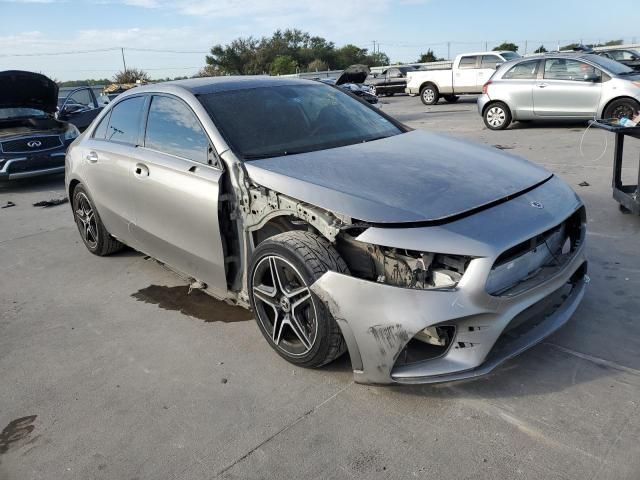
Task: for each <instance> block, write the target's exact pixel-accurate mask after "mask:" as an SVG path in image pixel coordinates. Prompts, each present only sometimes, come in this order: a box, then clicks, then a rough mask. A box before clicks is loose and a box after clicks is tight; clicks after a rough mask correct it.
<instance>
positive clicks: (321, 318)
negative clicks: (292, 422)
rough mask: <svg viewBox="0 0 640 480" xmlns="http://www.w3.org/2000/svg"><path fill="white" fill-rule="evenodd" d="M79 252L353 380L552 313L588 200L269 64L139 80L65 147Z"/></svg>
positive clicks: (512, 161) (541, 324) (548, 323)
mask: <svg viewBox="0 0 640 480" xmlns="http://www.w3.org/2000/svg"><path fill="white" fill-rule="evenodd" d="M66 188H67V191H68V195H69V198H70V199H71V202H70V203H71V207H72V213H73V216H74V220H75V222H76V224H77V226H78V230H79V233H80V235H81V238H82V240H83V242H84V244H85V246H86V247H87V248H88V249H89V251H90V252H92V253H94V254H96V255H108V254H111V253H114V252H116V251H117V250H119V249H121V248H122V247H123V245H125V244H126V245H129V246H131V247H133V248H134V249H136V250H139V251H141V252H144V253H146V254H147V255H150V256H151V257H153V258H156V259H157V260H159V261H161V262H163V263H165V264H167V265H169V266H171V268H173V269H174V270H175V271H177V272H181V273H182V274H184V276H185V277H187V278H189V279H191V281H192V282H193V283H192V285H193V286H194V287H197V288H203V289H204V290H205V291H206V292H207V293H209V294H210V295H212V296H213V297H215V298H218V299H222V300H225V301H227V302H232V303H235V304H237V305H239V306H242V307H245V308H250V309H252V310H253V312H254V313H255V318H256V323H257V326H258V328H259V329H260V331H261V332H262V334H263V336H264V337H265V339H266V341H267V342H268V344H269V345H270V346H271V347H272V348H273V349H274V350H275V351H276V352H277V353H278V354H279V355H281V356H282V357H283V358H285V359H286V360H288V361H289V362H291V363H293V364H296V365H299V366H305V367H319V366H322V365H325V364H327V363H329V362H331V361H333V360H334V359H336V358H337V357H339V356H340V355H341V354H343V353H344V352H345V351H348V352H349V356H350V359H351V364H352V367H353V372H354V376H355V379H356V381H358V382H362V383H378V384H390V383H428V382H439V381H449V380H456V379H462V378H470V377H475V376H478V375H482V374H485V373H487V372H489V371H491V370H492V369H493V368H494V367H496V365H499V364H500V363H501V362H504V361H505V360H507V359H509V358H511V357H513V356H514V355H517V354H519V353H520V352H522V351H524V350H526V349H527V348H529V347H530V346H532V345H534V344H536V343H537V342H539V341H541V340H542V339H543V338H545V337H546V336H548V335H549V334H551V333H552V332H554V331H555V330H556V329H558V328H559V327H560V326H562V325H563V324H564V323H565V322H566V321H567V320H568V319H569V318H570V317H571V315H572V314H573V312H574V311H575V309H576V307H577V306H578V304H579V302H580V300H581V298H582V296H583V293H584V290H585V286H586V283H587V282H588V277H587V276H586V270H587V262H586V260H585V253H584V251H585V231H586V227H585V210H584V206H583V204H582V202H581V201H580V199H579V198H578V196H577V195H576V194H575V193H574V192H573V190H572V189H571V188H570V187H569V186H568V185H567V184H565V183H564V182H563V181H562V180H561V179H559V178H558V177H556V176H555V175H553V174H552V173H550V172H548V171H546V170H544V169H543V168H541V167H538V166H536V165H533V164H531V163H529V162H528V161H526V160H524V159H521V158H518V157H515V156H512V155H509V154H506V153H505V152H502V151H500V150H497V149H493V148H489V147H485V146H481V145H476V144H473V143H469V142H465V141H461V140H457V139H454V138H451V137H446V136H441V135H436V134H434V133H430V132H427V131H416V130H411V129H410V128H407V127H405V126H404V125H402V124H401V123H399V122H397V121H396V120H394V119H393V118H391V117H389V116H388V115H385V114H384V113H383V112H381V111H379V110H377V109H375V108H373V107H371V106H370V105H368V104H367V103H365V102H363V101H361V100H359V99H357V98H354V97H353V96H351V95H348V94H346V93H345V92H343V91H341V90H339V89H336V88H332V87H330V86H328V85H324V84H322V83H319V82H314V81H309V80H301V79H294V78H277V77H215V78H200V79H191V80H183V81H177V82H168V83H163V84H157V85H148V86H144V87H140V88H136V89H135V90H134V91H130V92H127V93H124V94H122V95H121V96H120V97H118V98H117V99H116V100H115V101H114V102H112V103H111V104H109V105H108V106H107V107H106V108H105V110H104V111H103V112H102V113H101V114H100V116H99V117H98V118H97V119H96V121H95V122H94V123H93V124H92V125H91V126H90V127H89V128H88V129H87V130H86V131H85V132H84V133H83V134H82V135H81V137H80V138H79V139H78V140H77V141H75V142H74V143H73V144H72V145H71V147H70V148H69V150H68V152H67V170H66Z"/></svg>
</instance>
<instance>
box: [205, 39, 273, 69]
mask: <svg viewBox="0 0 640 480" xmlns="http://www.w3.org/2000/svg"><path fill="white" fill-rule="evenodd" d="M259 43H260V42H259V41H258V40H256V39H255V38H253V37H247V38H237V39H235V40H234V41H232V42H231V43H230V44H228V45H225V46H224V47H223V46H222V45H214V46H213V47H211V55H207V57H206V62H207V65H211V66H212V67H218V68H219V69H220V70H221V71H223V72H224V73H228V74H236V75H254V74H259V73H262V72H263V71H264V69H263V68H262V65H260V64H259V62H258V61H257V55H256V50H257V49H258V45H259Z"/></svg>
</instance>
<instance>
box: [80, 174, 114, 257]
mask: <svg viewBox="0 0 640 480" xmlns="http://www.w3.org/2000/svg"><path fill="white" fill-rule="evenodd" d="M71 206H72V209H73V219H74V220H75V222H76V225H77V227H78V232H80V237H81V238H82V242H83V243H84V245H85V247H87V250H89V251H90V252H91V253H93V254H94V255H98V256H100V257H104V256H106V255H111V254H112V253H115V252H117V251H118V250H122V248H124V245H123V244H122V243H120V242H119V241H118V240H116V239H115V238H113V237H112V236H111V234H110V233H109V232H108V231H107V229H106V228H105V226H104V224H103V223H102V220H100V216H99V215H98V211H97V210H96V207H95V206H94V204H93V201H92V200H91V197H90V196H89V194H88V193H87V191H86V190H85V188H84V187H83V186H82V184H80V185H78V186H76V188H75V189H74V190H73V195H72V199H71Z"/></svg>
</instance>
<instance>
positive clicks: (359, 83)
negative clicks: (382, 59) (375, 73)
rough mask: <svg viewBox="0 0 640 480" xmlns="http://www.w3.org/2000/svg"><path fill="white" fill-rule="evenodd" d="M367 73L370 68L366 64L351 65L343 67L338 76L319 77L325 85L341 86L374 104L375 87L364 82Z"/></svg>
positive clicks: (376, 99) (375, 98) (375, 99)
mask: <svg viewBox="0 0 640 480" xmlns="http://www.w3.org/2000/svg"><path fill="white" fill-rule="evenodd" d="M369 74H370V70H369V67H367V66H366V65H351V66H350V67H348V68H346V69H344V71H343V72H342V73H341V74H340V76H339V77H338V78H335V79H334V78H325V79H320V81H321V82H322V83H326V84H327V85H334V86H335V87H339V88H342V89H343V90H346V91H347V92H350V93H352V94H353V95H355V96H356V97H360V98H361V99H362V100H364V101H365V102H367V103H370V104H371V105H376V104H377V103H378V96H377V95H376V93H375V89H374V88H373V87H371V86H369V85H365V84H364V82H365V80H366V79H367V77H368V76H369Z"/></svg>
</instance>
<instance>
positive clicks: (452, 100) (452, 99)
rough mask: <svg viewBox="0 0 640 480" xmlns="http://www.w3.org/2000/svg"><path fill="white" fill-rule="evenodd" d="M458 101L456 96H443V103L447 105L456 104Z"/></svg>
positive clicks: (458, 98)
mask: <svg viewBox="0 0 640 480" xmlns="http://www.w3.org/2000/svg"><path fill="white" fill-rule="evenodd" d="M458 100H460V97H459V96H457V95H445V96H444V101H445V102H447V103H456V102H457V101H458Z"/></svg>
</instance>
